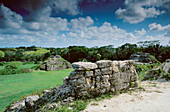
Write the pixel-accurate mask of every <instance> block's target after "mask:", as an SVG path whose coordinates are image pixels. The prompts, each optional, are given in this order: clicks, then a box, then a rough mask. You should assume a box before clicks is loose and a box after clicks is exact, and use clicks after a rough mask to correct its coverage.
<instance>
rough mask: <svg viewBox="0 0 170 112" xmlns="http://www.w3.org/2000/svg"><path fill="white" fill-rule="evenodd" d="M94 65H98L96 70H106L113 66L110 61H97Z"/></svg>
mask: <svg viewBox="0 0 170 112" xmlns="http://www.w3.org/2000/svg"><path fill="white" fill-rule="evenodd" d="M96 64H97V65H98V68H107V67H112V66H113V62H112V61H111V60H100V61H97V62H96Z"/></svg>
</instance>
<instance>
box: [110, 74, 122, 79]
mask: <svg viewBox="0 0 170 112" xmlns="http://www.w3.org/2000/svg"><path fill="white" fill-rule="evenodd" d="M117 78H120V72H113V73H112V74H111V75H110V79H117Z"/></svg>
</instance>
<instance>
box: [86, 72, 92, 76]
mask: <svg viewBox="0 0 170 112" xmlns="http://www.w3.org/2000/svg"><path fill="white" fill-rule="evenodd" d="M91 76H93V71H86V72H85V77H91Z"/></svg>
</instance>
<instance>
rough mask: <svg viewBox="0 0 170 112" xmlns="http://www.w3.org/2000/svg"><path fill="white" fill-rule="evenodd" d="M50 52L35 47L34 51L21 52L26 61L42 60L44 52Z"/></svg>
mask: <svg viewBox="0 0 170 112" xmlns="http://www.w3.org/2000/svg"><path fill="white" fill-rule="evenodd" d="M48 52H50V51H49V50H46V49H42V48H37V50H36V51H26V52H23V55H24V59H25V60H27V61H43V59H44V57H46V55H45V54H46V53H48Z"/></svg>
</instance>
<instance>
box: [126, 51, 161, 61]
mask: <svg viewBox="0 0 170 112" xmlns="http://www.w3.org/2000/svg"><path fill="white" fill-rule="evenodd" d="M151 57H152V56H151V55H150V53H136V54H132V55H131V56H130V58H129V60H134V61H136V62H139V63H140V62H141V63H157V62H158V61H157V60H156V59H152V58H151Z"/></svg>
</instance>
